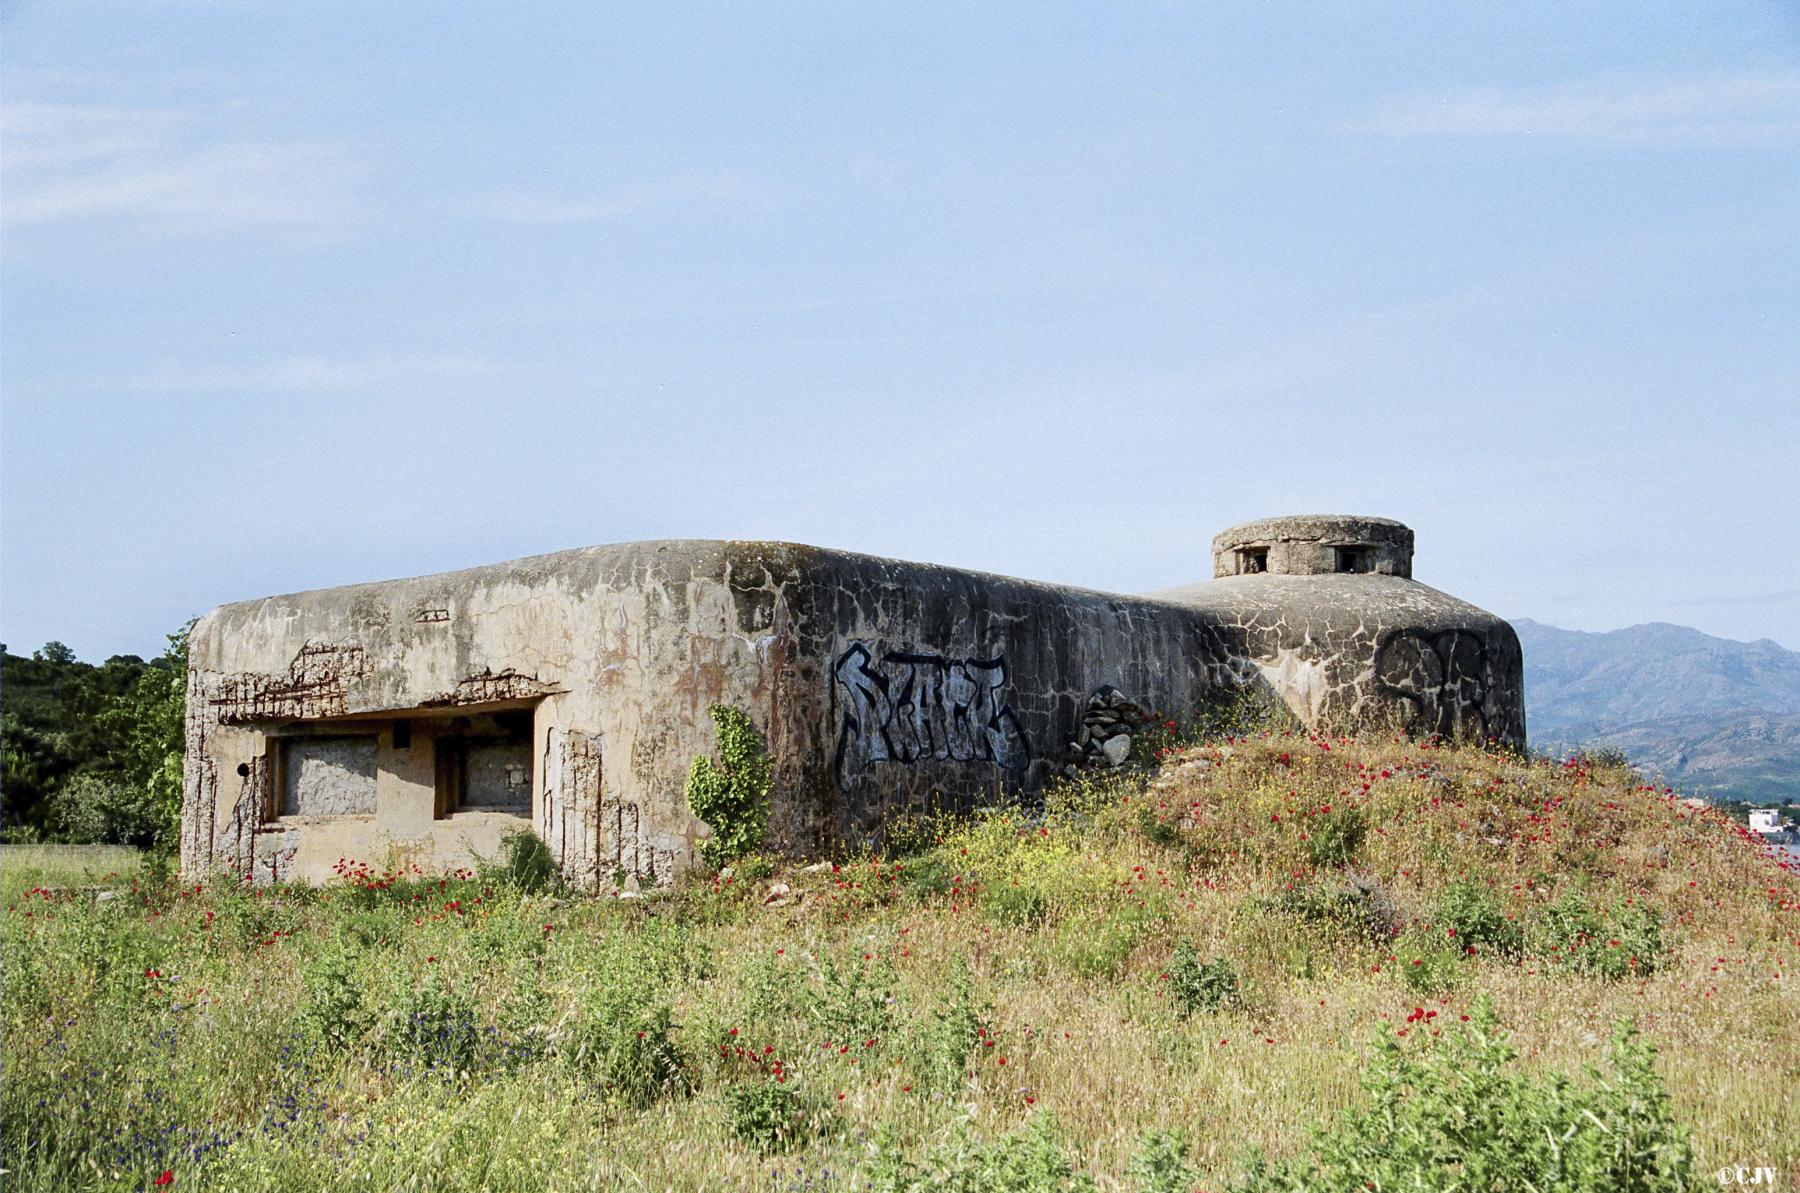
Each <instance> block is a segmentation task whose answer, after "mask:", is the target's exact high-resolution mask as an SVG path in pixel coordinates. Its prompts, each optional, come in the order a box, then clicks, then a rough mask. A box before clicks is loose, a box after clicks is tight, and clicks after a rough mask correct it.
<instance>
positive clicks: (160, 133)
mask: <svg viewBox="0 0 1800 1193" xmlns="http://www.w3.org/2000/svg"><path fill="white" fill-rule="evenodd" d="M344 174H345V170H344V164H343V161H342V155H341V154H340V153H338V152H336V151H334V150H332V149H331V148H329V147H327V146H323V145H318V144H312V143H307V142H294V141H278V140H270V139H256V138H245V137H234V136H230V135H228V134H227V133H226V132H225V131H224V130H222V129H221V128H219V127H218V125H217V121H216V120H215V119H213V118H209V117H207V116H205V115H202V114H200V113H196V112H192V111H187V110H183V109H175V108H136V107H122V106H117V105H107V104H78V103H14V104H7V105H6V106H5V109H4V113H3V115H0V187H4V190H5V203H4V204H3V205H0V218H3V219H4V220H5V222H6V223H7V224H9V225H13V226H15V227H19V226H30V225H39V226H41V225H52V224H60V223H72V222H77V221H93V220H107V219H113V220H125V221H130V222H135V223H138V224H141V225H145V226H150V227H154V228H158V229H160V230H165V231H175V232H200V231H216V230H219V229H221V228H243V227H247V226H267V225H271V224H281V225H294V224H305V225H320V224H325V223H328V222H330V221H332V220H334V219H336V218H338V217H339V216H340V215H341V214H342V213H343V209H344V206H345V203H344V196H343V187H342V179H343V176H344Z"/></svg>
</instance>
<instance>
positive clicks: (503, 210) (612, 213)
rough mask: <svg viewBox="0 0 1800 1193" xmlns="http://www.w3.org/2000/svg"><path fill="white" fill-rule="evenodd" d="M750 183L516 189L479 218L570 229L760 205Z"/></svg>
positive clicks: (734, 177) (690, 180)
mask: <svg viewBox="0 0 1800 1193" xmlns="http://www.w3.org/2000/svg"><path fill="white" fill-rule="evenodd" d="M758 199H759V194H758V191H757V190H756V188H755V187H754V186H752V185H751V184H750V182H749V180H748V179H746V178H744V177H743V176H742V175H739V174H734V173H730V172H719V173H713V174H690V175H682V176H679V177H675V178H669V179H664V180H663V181H661V182H657V183H643V184H635V185H632V186H628V187H624V188H622V189H619V190H617V191H614V192H612V193H609V194H569V193H566V192H556V191H545V190H528V189H515V190H507V191H501V192H499V193H498V194H494V195H490V196H487V197H486V198H483V199H480V200H477V201H476V202H475V203H474V204H473V207H474V210H475V211H476V213H477V214H480V215H485V216H488V217H491V218H493V219H499V220H505V221H507V222H509V223H515V224H571V223H588V222H593V221H598V220H618V219H625V218H628V217H630V216H634V215H640V214H642V213H644V212H648V211H652V210H655V209H658V208H667V207H678V206H690V205H705V204H726V205H741V204H746V203H753V202H756V201H758Z"/></svg>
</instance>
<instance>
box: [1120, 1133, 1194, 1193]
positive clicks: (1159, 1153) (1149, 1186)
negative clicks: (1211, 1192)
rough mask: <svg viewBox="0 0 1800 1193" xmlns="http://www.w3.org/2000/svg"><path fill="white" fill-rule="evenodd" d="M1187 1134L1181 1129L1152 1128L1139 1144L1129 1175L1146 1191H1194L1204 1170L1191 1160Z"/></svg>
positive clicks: (1126, 1173) (1164, 1192)
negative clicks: (1189, 1159) (1159, 1129)
mask: <svg viewBox="0 0 1800 1193" xmlns="http://www.w3.org/2000/svg"><path fill="white" fill-rule="evenodd" d="M1187 1156H1188V1141H1187V1136H1185V1135H1183V1134H1182V1133H1181V1132H1180V1131H1151V1132H1149V1133H1147V1134H1146V1135H1145V1136H1144V1139H1143V1142H1142V1143H1140V1144H1139V1145H1138V1152H1137V1155H1135V1156H1133V1157H1132V1159H1131V1166H1130V1167H1129V1168H1127V1169H1126V1170H1125V1175H1126V1176H1129V1177H1131V1178H1132V1179H1133V1180H1135V1181H1137V1187H1138V1189H1139V1190H1141V1191H1142V1193H1193V1190H1195V1189H1197V1188H1199V1187H1200V1172H1199V1170H1198V1169H1196V1168H1194V1167H1192V1166H1191V1165H1189V1164H1188V1162H1187Z"/></svg>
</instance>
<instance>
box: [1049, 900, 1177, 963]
mask: <svg viewBox="0 0 1800 1193" xmlns="http://www.w3.org/2000/svg"><path fill="white" fill-rule="evenodd" d="M1157 916H1158V913H1157V910H1156V909H1154V908H1151V907H1147V906H1143V905H1140V904H1135V903H1133V904H1127V905H1126V906H1124V907H1107V906H1104V905H1103V906H1101V907H1097V908H1093V909H1090V910H1087V911H1083V912H1079V913H1077V914H1075V915H1074V916H1071V917H1070V918H1069V919H1068V920H1065V921H1064V922H1063V924H1062V925H1061V927H1059V928H1058V929H1057V932H1056V954H1055V955H1056V960H1057V963H1058V964H1060V965H1061V966H1062V967H1063V968H1064V969H1067V970H1069V971H1071V972H1073V973H1077V974H1080V975H1081V976H1082V977H1085V978H1102V977H1111V976H1113V975H1114V974H1117V973H1118V972H1119V971H1120V970H1122V969H1124V968H1125V963H1126V961H1128V960H1129V959H1130V957H1131V953H1132V950H1133V949H1135V948H1137V946H1138V945H1139V944H1140V943H1141V942H1142V941H1143V940H1144V938H1145V937H1146V936H1148V935H1149V934H1150V932H1151V930H1152V929H1153V928H1154V927H1155V925H1156V921H1157Z"/></svg>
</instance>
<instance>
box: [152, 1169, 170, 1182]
mask: <svg viewBox="0 0 1800 1193" xmlns="http://www.w3.org/2000/svg"><path fill="white" fill-rule="evenodd" d="M150 1183H151V1184H153V1185H159V1186H160V1185H172V1184H174V1183H175V1174H174V1173H173V1172H171V1171H169V1170H168V1169H167V1168H165V1169H163V1170H162V1175H161V1176H159V1177H157V1178H156V1179H155V1180H153V1181H151V1182H150Z"/></svg>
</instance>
